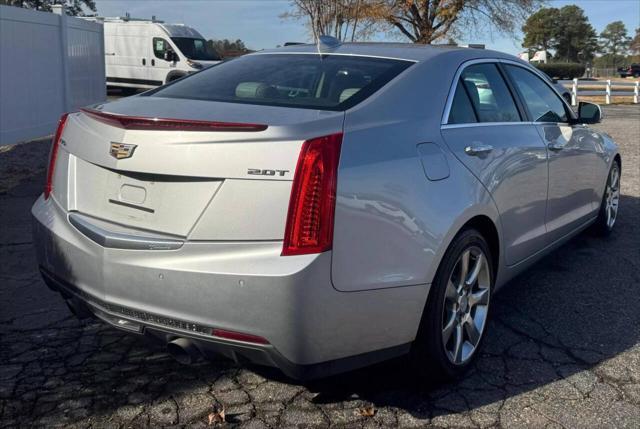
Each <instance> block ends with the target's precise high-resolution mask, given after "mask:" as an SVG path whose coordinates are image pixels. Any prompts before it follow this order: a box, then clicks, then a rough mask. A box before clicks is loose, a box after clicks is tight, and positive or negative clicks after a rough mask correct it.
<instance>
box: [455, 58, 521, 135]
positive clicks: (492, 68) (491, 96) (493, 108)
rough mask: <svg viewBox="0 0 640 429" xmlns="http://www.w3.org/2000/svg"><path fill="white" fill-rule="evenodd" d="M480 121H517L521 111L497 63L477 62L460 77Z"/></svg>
mask: <svg viewBox="0 0 640 429" xmlns="http://www.w3.org/2000/svg"><path fill="white" fill-rule="evenodd" d="M460 79H461V83H462V85H464V88H465V90H466V92H467V95H468V96H469V98H470V99H471V104H472V106H473V110H474V112H475V114H476V117H477V118H478V121H479V122H517V121H520V120H521V118H520V113H519V112H518V108H517V107H516V104H515V102H514V101H513V97H512V96H511V92H510V91H509V88H508V87H507V84H506V83H505V82H504V79H503V78H502V75H501V74H500V71H499V70H498V68H497V67H496V65H495V64H489V63H487V64H475V65H471V66H469V67H467V68H466V69H464V72H463V73H462V76H461V77H460Z"/></svg>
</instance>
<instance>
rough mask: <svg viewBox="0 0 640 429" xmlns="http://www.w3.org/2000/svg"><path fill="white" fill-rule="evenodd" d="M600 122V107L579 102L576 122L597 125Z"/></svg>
mask: <svg viewBox="0 0 640 429" xmlns="http://www.w3.org/2000/svg"><path fill="white" fill-rule="evenodd" d="M601 120H602V109H601V108H600V105H598V104H595V103H589V102H586V101H581V102H580V103H579V104H578V122H580V123H582V124H597V123H598V122H600V121H601Z"/></svg>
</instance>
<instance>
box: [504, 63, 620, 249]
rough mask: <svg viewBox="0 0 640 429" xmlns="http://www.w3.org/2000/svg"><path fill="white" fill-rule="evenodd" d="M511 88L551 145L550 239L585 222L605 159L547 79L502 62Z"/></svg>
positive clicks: (599, 144) (593, 136) (597, 200)
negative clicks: (574, 120)
mask: <svg viewBox="0 0 640 429" xmlns="http://www.w3.org/2000/svg"><path fill="white" fill-rule="evenodd" d="M505 68H506V70H507V71H508V73H509V76H510V77H511V80H512V81H513V84H514V87H515V88H516V89H517V91H518V93H519V94H520V98H521V99H522V101H523V104H524V105H525V108H526V109H527V114H528V116H529V118H530V119H531V120H532V121H533V122H534V123H535V126H536V128H537V130H538V133H539V134H540V137H541V139H542V142H543V144H544V145H546V146H547V148H548V149H549V151H548V152H549V199H548V202H547V210H546V215H545V216H546V226H547V231H548V239H547V241H548V243H551V242H553V241H556V240H557V239H559V238H561V237H563V236H564V235H566V234H568V233H570V232H571V231H573V230H574V229H575V228H577V227H579V226H580V225H581V224H583V223H584V222H586V221H587V220H588V219H589V218H590V217H591V216H593V215H594V214H595V213H594V212H595V210H597V209H598V207H599V205H600V197H601V194H600V193H599V192H598V191H597V190H599V189H601V188H602V186H603V183H604V181H603V180H602V178H603V177H606V174H607V168H608V166H607V163H606V162H603V160H602V154H603V153H604V150H603V145H602V141H601V138H600V136H599V135H597V134H594V133H592V132H591V131H590V130H589V128H587V127H585V126H584V125H581V124H571V123H570V119H571V112H570V111H569V108H568V106H567V105H566V103H564V102H563V101H562V99H561V98H560V97H559V96H558V95H557V94H556V93H555V91H553V90H552V89H551V87H550V86H549V85H548V83H547V82H546V81H544V80H543V79H541V78H540V77H539V76H537V75H535V74H534V73H533V72H531V71H529V70H527V69H525V68H524V67H522V66H519V65H515V64H505Z"/></svg>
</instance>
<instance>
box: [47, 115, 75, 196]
mask: <svg viewBox="0 0 640 429" xmlns="http://www.w3.org/2000/svg"><path fill="white" fill-rule="evenodd" d="M68 116H69V114H68V113H65V114H63V115H62V116H61V117H60V120H59V121H58V128H57V129H56V134H55V135H54V136H53V141H52V142H51V151H50V152H49V167H48V168H47V182H46V183H45V185H44V199H45V200H46V199H48V198H49V195H51V192H52V191H53V172H54V170H55V168H56V160H57V159H58V149H60V140H62V133H63V132H64V126H65V125H66V124H67V117H68Z"/></svg>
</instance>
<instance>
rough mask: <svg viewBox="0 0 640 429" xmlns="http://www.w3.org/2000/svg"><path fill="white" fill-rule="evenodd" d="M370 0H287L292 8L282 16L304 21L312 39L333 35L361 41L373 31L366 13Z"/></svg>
mask: <svg viewBox="0 0 640 429" xmlns="http://www.w3.org/2000/svg"><path fill="white" fill-rule="evenodd" d="M369 3H370V0H291V4H292V6H293V10H292V11H291V12H287V13H285V14H283V15H282V17H283V18H290V19H300V20H306V21H307V26H308V27H309V29H310V32H311V35H312V36H313V38H314V39H317V38H318V37H319V36H322V35H328V36H333V37H335V38H337V39H339V40H343V41H354V40H362V39H365V38H366V37H368V36H369V35H370V34H371V33H372V32H374V31H375V26H376V24H377V21H375V20H373V19H371V18H370V17H369V16H368V15H367V12H368V8H369V7H370V4H369Z"/></svg>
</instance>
